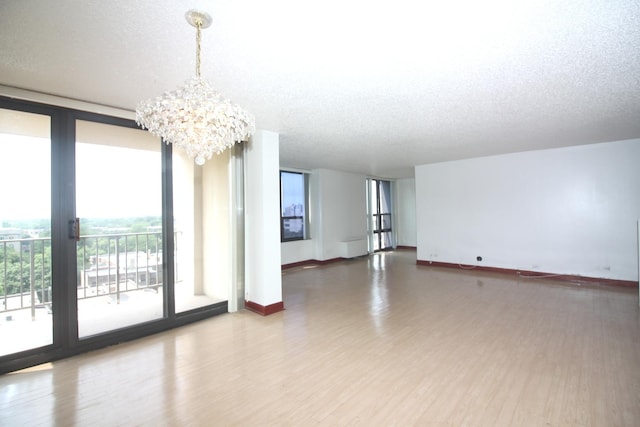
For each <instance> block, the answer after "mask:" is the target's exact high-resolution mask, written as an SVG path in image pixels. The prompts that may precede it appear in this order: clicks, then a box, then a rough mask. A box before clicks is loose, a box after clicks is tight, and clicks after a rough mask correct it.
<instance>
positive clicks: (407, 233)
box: [391, 178, 417, 246]
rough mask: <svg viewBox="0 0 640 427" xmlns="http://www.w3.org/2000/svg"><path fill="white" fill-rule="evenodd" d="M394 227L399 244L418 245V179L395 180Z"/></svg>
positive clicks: (393, 190)
mask: <svg viewBox="0 0 640 427" xmlns="http://www.w3.org/2000/svg"><path fill="white" fill-rule="evenodd" d="M391 191H392V192H393V200H394V202H393V206H394V227H395V234H396V244H397V245H398V246H416V245H417V229H416V180H415V178H407V179H398V180H396V181H394V182H393V187H392V190H391Z"/></svg>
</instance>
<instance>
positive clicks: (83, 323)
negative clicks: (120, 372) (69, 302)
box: [0, 287, 223, 356]
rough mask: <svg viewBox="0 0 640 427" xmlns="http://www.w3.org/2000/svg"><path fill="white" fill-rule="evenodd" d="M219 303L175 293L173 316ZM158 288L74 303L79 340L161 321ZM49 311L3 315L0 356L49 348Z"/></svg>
mask: <svg viewBox="0 0 640 427" xmlns="http://www.w3.org/2000/svg"><path fill="white" fill-rule="evenodd" d="M221 301H223V300H221V299H217V298H213V297H209V296H206V295H189V294H188V293H185V292H182V293H176V313H182V312H184V311H188V310H193V309H196V308H200V307H205V306H207V305H211V304H216V303H219V302H221ZM163 315H164V314H163V293H162V288H161V287H160V288H158V289H151V288H148V289H140V290H134V291H128V292H121V293H119V294H118V295H116V294H115V293H114V294H109V295H103V296H97V297H93V298H83V299H79V300H78V334H79V336H80V338H84V337H90V336H92V335H96V334H99V333H103V332H107V331H111V330H115V329H119V328H124V327H127V326H131V325H136V324H139V323H143V322H147V321H150V320H154V319H160V318H162V317H163ZM52 340H53V338H52V313H51V308H50V307H38V308H34V310H33V316H32V310H31V309H30V308H26V309H23V310H15V311H10V312H5V313H3V316H2V318H0V356H1V355H6V354H11V353H15V352H18V351H22V350H27V349H30V348H36V347H41V346H45V345H49V344H51V343H52V342H53V341H52Z"/></svg>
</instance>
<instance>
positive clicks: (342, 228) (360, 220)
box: [281, 169, 367, 264]
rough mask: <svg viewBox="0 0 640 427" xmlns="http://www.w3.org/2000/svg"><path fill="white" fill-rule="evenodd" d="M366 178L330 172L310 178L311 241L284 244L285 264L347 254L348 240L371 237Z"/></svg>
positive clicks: (320, 171) (318, 172) (321, 171)
mask: <svg viewBox="0 0 640 427" xmlns="http://www.w3.org/2000/svg"><path fill="white" fill-rule="evenodd" d="M365 182H366V177H365V176H364V175H360V174H353V173H347V172H339V171H333V170H328V169H314V170H313V171H311V173H310V177H309V194H310V203H309V204H310V206H309V220H310V226H311V239H309V240H304V241H296V242H285V243H282V244H281V250H282V264H290V263H295V262H300V261H307V260H310V259H315V260H319V261H325V260H329V259H334V258H339V257H342V256H343V255H344V253H345V252H344V249H345V246H344V243H343V242H345V241H352V240H362V241H363V245H362V248H363V250H358V251H356V252H355V256H359V255H365V254H366V253H367V251H366V238H367V212H366V191H365Z"/></svg>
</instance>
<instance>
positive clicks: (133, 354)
mask: <svg viewBox="0 0 640 427" xmlns="http://www.w3.org/2000/svg"><path fill="white" fill-rule="evenodd" d="M283 284H284V302H285V307H286V310H285V311H284V312H281V313H277V314H274V315H271V316H268V317H261V316H259V315H257V314H254V313H251V312H248V311H242V312H239V313H235V314H227V315H222V316H218V317H216V318H213V319H209V320H205V321H202V322H199V323H197V324H192V325H189V326H186V327H183V328H180V329H176V330H173V331H170V332H166V333H163V334H159V335H154V336H151V337H147V338H144V339H141V340H139V341H136V342H131V343H126V344H122V345H118V346H114V347H110V348H107V349H104V350H100V351H96V352H92V353H89V354H85V355H81V356H77V357H74V358H71V359H66V360H62V361H58V362H55V363H53V364H46V365H42V366H39V367H35V368H31V369H28V370H25V371H21V372H17V373H12V374H7V375H4V376H1V377H0V425H2V426H26V425H29V426H34V425H56V426H73V425H79V426H120V425H122V426H133V425H148V426H272V425H273V426H313V425H323V426H340V425H349V426H353V425H359V426H413V425H416V426H466V425H468V426H638V425H640V320H639V311H638V294H637V290H632V289H621V288H610V287H602V288H598V287H593V286H592V287H584V286H576V285H567V284H560V283H554V282H551V281H547V280H545V281H542V280H535V281H532V280H528V281H525V279H520V281H518V280H516V279H515V278H508V277H504V276H500V275H496V274H491V273H477V272H473V271H452V270H445V269H431V268H428V267H422V266H416V265H415V252H412V251H397V252H394V253H385V254H378V255H374V256H371V257H369V258H360V259H356V260H351V261H345V262H339V263H335V264H330V265H326V266H322V267H315V268H298V269H295V270H289V271H286V272H285V273H284V274H283Z"/></svg>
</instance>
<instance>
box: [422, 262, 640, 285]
mask: <svg viewBox="0 0 640 427" xmlns="http://www.w3.org/2000/svg"><path fill="white" fill-rule="evenodd" d="M416 264H418V265H423V266H427V267H444V268H455V269H462V270H471V269H472V270H474V271H485V272H490V273H500V274H507V275H511V276H518V277H520V278H527V279H544V278H549V279H553V280H558V281H561V282H571V283H589V284H594V285H607V286H621V287H625V288H637V287H638V282H634V281H633V280H617V279H605V278H601V277H587V276H576V275H573V274H557V273H543V272H540V271H528V270H514V269H511V268H499V267H484V266H480V265H460V264H455V263H450V262H439V261H423V260H417V261H416Z"/></svg>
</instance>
